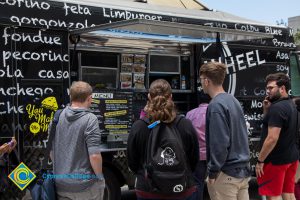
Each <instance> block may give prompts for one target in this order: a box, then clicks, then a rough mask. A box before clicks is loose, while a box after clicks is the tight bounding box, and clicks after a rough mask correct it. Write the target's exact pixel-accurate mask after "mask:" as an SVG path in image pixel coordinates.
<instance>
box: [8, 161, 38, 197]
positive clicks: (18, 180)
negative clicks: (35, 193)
mask: <svg viewBox="0 0 300 200" xmlns="http://www.w3.org/2000/svg"><path fill="white" fill-rule="evenodd" d="M8 178H9V179H10V180H12V182H14V184H16V186H18V188H20V190H22V191H23V190H24V189H25V188H26V187H27V186H28V185H29V183H31V182H32V181H33V180H34V179H35V178H36V176H35V174H34V173H33V172H32V171H31V170H30V169H29V168H28V167H27V166H26V165H25V164H24V163H23V162H21V163H20V164H19V166H18V167H16V168H15V169H14V171H12V172H11V173H10V174H9V175H8Z"/></svg>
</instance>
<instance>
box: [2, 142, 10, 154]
mask: <svg viewBox="0 0 300 200" xmlns="http://www.w3.org/2000/svg"><path fill="white" fill-rule="evenodd" d="M8 151H9V145H8V144H7V143H4V144H2V145H1V146H0V155H1V154H4V153H7V152H8Z"/></svg>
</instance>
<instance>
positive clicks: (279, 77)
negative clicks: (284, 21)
mask: <svg viewBox="0 0 300 200" xmlns="http://www.w3.org/2000/svg"><path fill="white" fill-rule="evenodd" d="M270 81H276V85H277V86H278V87H281V86H283V85H284V86H285V89H286V91H288V90H289V89H290V78H289V76H288V75H286V74H285V73H282V72H279V73H274V74H269V75H268V76H267V77H266V83H268V82H270Z"/></svg>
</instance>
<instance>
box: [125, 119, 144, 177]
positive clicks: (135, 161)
mask: <svg viewBox="0 0 300 200" xmlns="http://www.w3.org/2000/svg"><path fill="white" fill-rule="evenodd" d="M142 123H145V122H142V121H141V120H138V121H136V122H135V123H134V124H133V125H132V127H131V129H130V133H129V135H128V140H127V160H128V167H129V169H130V170H131V171H132V172H134V173H137V171H138V169H139V163H140V151H141V150H140V149H138V148H139V147H140V146H141V145H140V143H141V141H138V134H139V133H140V132H141V131H148V130H142V128H143V127H142V126H141V125H142ZM145 127H146V124H145ZM148 132H149V131H148ZM145 148H146V147H145Z"/></svg>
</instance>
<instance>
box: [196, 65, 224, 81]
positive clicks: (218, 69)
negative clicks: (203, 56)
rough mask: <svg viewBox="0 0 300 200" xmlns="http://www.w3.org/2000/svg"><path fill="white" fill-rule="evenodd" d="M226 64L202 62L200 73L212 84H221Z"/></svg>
mask: <svg viewBox="0 0 300 200" xmlns="http://www.w3.org/2000/svg"><path fill="white" fill-rule="evenodd" d="M226 68H227V67H226V65H225V64H223V63H219V62H208V63H204V64H203V65H202V66H201V67H200V75H204V76H206V77H207V78H208V79H210V80H211V81H212V83H213V84H214V85H222V84H223V82H224V79H225V76H226Z"/></svg>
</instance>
